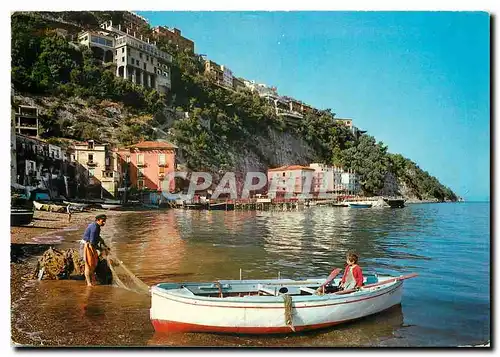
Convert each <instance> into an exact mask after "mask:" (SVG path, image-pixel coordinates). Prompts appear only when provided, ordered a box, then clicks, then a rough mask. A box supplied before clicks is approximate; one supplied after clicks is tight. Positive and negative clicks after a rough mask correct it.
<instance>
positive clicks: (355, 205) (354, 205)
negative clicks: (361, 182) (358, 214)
mask: <svg viewBox="0 0 500 357" xmlns="http://www.w3.org/2000/svg"><path fill="white" fill-rule="evenodd" d="M347 205H348V206H349V207H350V208H371V206H372V204H371V203H365V202H348V203H347Z"/></svg>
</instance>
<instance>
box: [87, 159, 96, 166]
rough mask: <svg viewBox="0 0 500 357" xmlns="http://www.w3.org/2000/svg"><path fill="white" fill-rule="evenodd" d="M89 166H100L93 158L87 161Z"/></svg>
mask: <svg viewBox="0 0 500 357" xmlns="http://www.w3.org/2000/svg"><path fill="white" fill-rule="evenodd" d="M87 166H88V167H96V166H98V164H97V162H95V161H93V160H89V161H87Z"/></svg>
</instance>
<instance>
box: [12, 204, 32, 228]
mask: <svg viewBox="0 0 500 357" xmlns="http://www.w3.org/2000/svg"><path fill="white" fill-rule="evenodd" d="M33 214H34V211H33V210H32V209H31V210H30V209H26V208H11V209H10V225H11V226H13V227H17V226H24V225H26V224H30V223H31V221H32V220H33Z"/></svg>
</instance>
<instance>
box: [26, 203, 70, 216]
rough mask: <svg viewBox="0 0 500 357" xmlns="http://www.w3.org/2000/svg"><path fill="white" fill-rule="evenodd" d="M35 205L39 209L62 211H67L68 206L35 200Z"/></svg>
mask: <svg viewBox="0 0 500 357" xmlns="http://www.w3.org/2000/svg"><path fill="white" fill-rule="evenodd" d="M33 206H34V207H35V209H36V210H38V211H47V212H60V213H64V212H66V206H61V205H55V204H49V203H41V202H37V201H33Z"/></svg>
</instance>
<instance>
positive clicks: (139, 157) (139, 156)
mask: <svg viewBox="0 0 500 357" xmlns="http://www.w3.org/2000/svg"><path fill="white" fill-rule="evenodd" d="M142 164H144V154H137V165H142Z"/></svg>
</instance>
